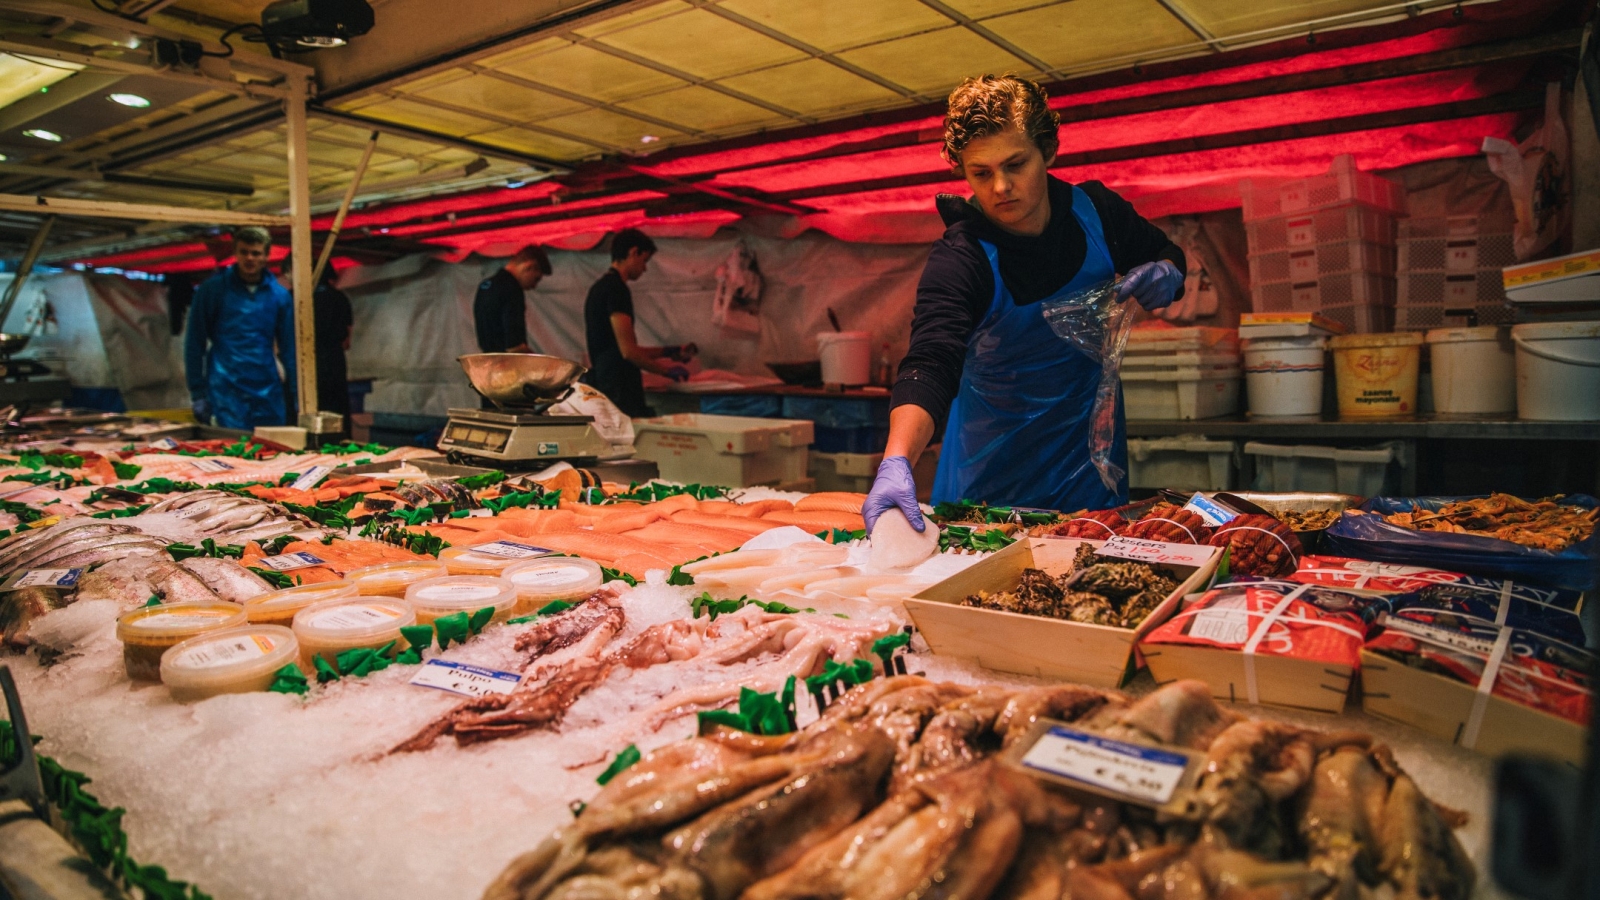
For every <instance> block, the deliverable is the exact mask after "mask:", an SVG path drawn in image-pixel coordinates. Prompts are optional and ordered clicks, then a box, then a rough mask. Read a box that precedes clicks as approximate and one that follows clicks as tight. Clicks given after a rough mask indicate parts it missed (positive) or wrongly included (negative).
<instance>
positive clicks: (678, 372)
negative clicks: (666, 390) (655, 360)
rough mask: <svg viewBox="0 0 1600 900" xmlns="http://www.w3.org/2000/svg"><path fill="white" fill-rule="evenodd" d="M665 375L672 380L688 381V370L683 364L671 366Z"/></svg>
mask: <svg viewBox="0 0 1600 900" xmlns="http://www.w3.org/2000/svg"><path fill="white" fill-rule="evenodd" d="M667 377H668V378H670V379H672V380H673V381H688V380H689V370H688V369H686V368H684V367H683V366H673V367H672V368H670V369H668V370H667Z"/></svg>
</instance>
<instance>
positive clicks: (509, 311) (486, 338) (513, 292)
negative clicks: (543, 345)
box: [472, 269, 528, 353]
mask: <svg viewBox="0 0 1600 900" xmlns="http://www.w3.org/2000/svg"><path fill="white" fill-rule="evenodd" d="M527 308H528V307H527V292H526V291H524V290H523V289H522V285H520V284H518V283H517V279H516V276H514V275H512V274H511V273H510V272H507V271H506V270H505V269H501V270H500V271H498V272H496V273H494V274H493V275H491V276H489V277H488V279H486V280H485V281H484V282H483V283H482V284H480V285H478V294H477V296H475V297H474V298H473V299H472V324H473V330H474V331H476V332H477V336H478V349H479V350H480V351H482V352H484V353H504V352H506V351H507V350H510V349H511V348H512V347H520V346H522V345H523V344H526V343H527V342H528V322H527V320H526V318H525V316H526V311H527Z"/></svg>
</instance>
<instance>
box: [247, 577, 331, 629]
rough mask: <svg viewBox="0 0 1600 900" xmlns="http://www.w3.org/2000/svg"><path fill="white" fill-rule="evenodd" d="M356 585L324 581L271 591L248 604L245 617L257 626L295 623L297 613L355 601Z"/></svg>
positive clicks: (253, 598)
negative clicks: (349, 599)
mask: <svg viewBox="0 0 1600 900" xmlns="http://www.w3.org/2000/svg"><path fill="white" fill-rule="evenodd" d="M355 595H356V585H355V584H354V583H353V582H350V581H323V582H318V583H316V584H301V585H296V586H294V587H292V588H284V589H283V590H281V591H272V592H271V593H266V594H262V595H261V596H259V597H251V598H250V599H249V600H246V601H245V604H244V611H245V615H246V616H248V617H249V619H250V622H251V623H252V624H256V625H283V626H285V627H288V625H289V623H291V622H293V621H294V617H295V613H298V612H299V611H300V610H302V609H305V608H306V607H308V606H310V605H311V604H313V603H321V602H322V601H324V600H338V599H340V598H343V597H354V596H355Z"/></svg>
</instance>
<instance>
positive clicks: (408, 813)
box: [0, 436, 1595, 900]
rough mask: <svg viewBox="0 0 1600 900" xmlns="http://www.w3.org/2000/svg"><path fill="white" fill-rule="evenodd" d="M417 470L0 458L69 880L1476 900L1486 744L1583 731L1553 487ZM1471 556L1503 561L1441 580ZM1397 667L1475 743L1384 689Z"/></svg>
mask: <svg viewBox="0 0 1600 900" xmlns="http://www.w3.org/2000/svg"><path fill="white" fill-rule="evenodd" d="M436 463H437V461H436V459H435V460H430V458H428V457H426V456H425V455H424V454H423V452H422V451H418V450H416V449H414V448H411V449H408V448H389V447H382V446H377V445H370V444H369V445H357V444H350V443H347V444H341V445H328V446H324V447H321V448H318V449H316V450H314V451H309V452H300V453H296V452H288V451H283V450H279V449H275V448H273V447H269V446H267V445H266V444H263V443H259V442H255V441H252V440H249V439H239V440H236V441H232V442H221V441H213V442H209V443H207V442H195V441H183V442H176V441H175V442H173V445H172V446H168V445H165V444H163V445H161V446H155V445H153V444H143V445H141V444H138V443H137V442H134V443H130V442H127V441H126V440H123V439H107V438H104V437H98V438H96V437H89V436H76V437H72V438H69V439H63V440H59V441H57V442H55V443H54V444H51V445H48V446H45V445H40V444H37V443H30V445H28V446H12V447H10V448H9V449H0V492H5V493H7V494H9V497H8V498H7V499H5V500H4V501H3V507H0V517H4V518H3V520H0V525H3V526H6V530H7V532H8V533H7V534H6V535H3V536H0V579H3V581H0V628H3V631H4V634H3V640H4V646H5V650H4V654H5V655H4V659H3V663H4V665H5V666H7V667H8V668H9V669H10V671H11V672H12V673H13V674H14V676H15V678H16V680H17V683H18V686H19V689H20V695H21V697H22V700H23V702H24V703H25V704H26V707H27V710H28V714H29V724H30V726H31V727H32V729H33V730H34V731H35V733H37V734H38V735H39V736H40V737H41V738H42V739H41V741H40V743H39V744H38V750H39V753H40V754H42V757H41V772H42V773H43V775H44V781H45V783H46V786H47V788H48V794H49V798H50V800H51V802H52V803H54V804H55V805H56V807H57V808H58V814H59V815H60V817H61V818H62V820H63V821H64V823H65V827H66V829H67V831H68V833H70V834H71V835H72V836H73V839H74V840H75V841H76V842H77V844H78V846H79V849H80V850H82V852H84V853H85V855H86V856H87V857H88V859H89V860H90V861H91V863H92V865H93V867H94V868H96V869H100V870H103V871H104V872H105V873H106V874H107V875H108V876H109V877H111V878H113V879H114V880H116V881H117V882H118V883H119V884H121V885H122V886H124V887H125V888H129V889H137V890H141V891H143V892H145V894H146V895H147V896H151V895H154V896H172V897H186V898H190V900H198V898H200V897H202V896H208V895H216V896H226V897H269V896H270V897H280V896H334V895H339V896H368V895H371V894H372V893H374V892H375V891H378V892H381V893H383V894H385V895H388V896H419V897H420V896H430V897H476V896H485V897H489V898H497V900H498V898H543V897H551V898H554V897H569V896H574V895H575V892H582V891H586V890H591V889H593V890H603V891H607V892H612V893H615V892H618V891H622V892H626V891H639V892H651V893H659V894H664V895H669V896H679V897H739V896H742V897H750V898H763V897H766V898H776V897H801V896H805V897H816V896H826V897H839V898H844V897H854V896H861V895H862V892H863V891H864V890H865V886H866V885H868V884H875V885H876V884H880V883H881V881H882V879H884V878H893V879H906V880H908V882H907V883H908V884H909V885H911V887H908V888H907V890H910V889H911V888H912V887H914V883H915V882H917V881H919V880H922V879H927V878H938V879H942V880H944V881H946V882H948V883H952V884H955V883H959V884H960V885H962V886H963V887H962V888H961V891H962V895H963V896H971V897H984V896H991V897H1010V896H1018V895H1021V894H1023V893H1027V892H1028V891H1030V890H1033V889H1038V890H1048V891H1049V892H1050V895H1051V896H1065V895H1070V896H1080V895H1083V896H1090V895H1105V896H1138V895H1139V894H1138V893H1137V892H1139V891H1141V890H1143V889H1142V888H1141V887H1140V885H1141V884H1155V883H1158V882H1159V883H1165V882H1173V883H1176V882H1180V881H1188V882H1192V883H1193V886H1194V888H1195V890H1196V891H1197V893H1196V894H1195V895H1196V896H1221V895H1222V894H1221V893H1219V892H1223V893H1225V890H1226V889H1227V888H1226V886H1227V885H1230V884H1239V883H1248V884H1251V885H1254V886H1255V887H1257V888H1261V889H1266V888H1269V887H1270V888H1271V889H1273V890H1291V889H1293V890H1295V891H1299V892H1300V893H1299V894H1297V895H1304V896H1319V895H1322V894H1325V893H1326V892H1327V891H1330V890H1349V891H1358V890H1369V889H1380V890H1393V891H1394V892H1395V894H1396V895H1397V896H1413V895H1415V896H1424V895H1426V896H1434V897H1440V898H1467V897H1469V896H1492V895H1493V887H1492V885H1490V884H1489V883H1488V879H1487V877H1486V875H1485V874H1484V873H1485V860H1486V858H1487V841H1488V833H1489V821H1488V809H1489V786H1488V785H1489V767H1490V765H1491V763H1492V758H1491V754H1492V753H1495V752H1499V751H1500V750H1503V749H1511V748H1518V749H1530V748H1531V749H1538V750H1541V751H1543V752H1546V753H1550V754H1554V755H1557V756H1561V757H1564V758H1567V759H1573V758H1574V757H1575V755H1576V754H1575V751H1574V748H1576V747H1581V741H1582V738H1583V735H1584V726H1585V725H1586V723H1587V721H1588V714H1589V706H1590V701H1589V685H1588V683H1587V680H1586V679H1587V675H1586V669H1585V666H1586V665H1587V664H1588V662H1590V660H1589V658H1588V655H1587V654H1588V651H1587V650H1585V649H1584V647H1585V646H1586V645H1587V643H1588V641H1587V639H1586V635H1585V634H1584V632H1583V630H1582V625H1581V623H1579V621H1578V617H1577V615H1576V614H1575V612H1574V610H1575V609H1576V608H1577V605H1578V603H1579V599H1580V596H1581V594H1582V593H1583V592H1586V591H1588V590H1591V589H1592V588H1593V585H1590V584H1583V583H1572V582H1571V581H1570V579H1569V578H1568V577H1567V576H1566V575H1563V574H1562V572H1563V571H1564V570H1562V569H1561V566H1560V565H1559V561H1560V560H1562V559H1564V558H1566V557H1567V556H1569V555H1570V556H1577V557H1580V558H1592V555H1593V553H1594V546H1595V539H1594V537H1593V525H1594V518H1595V512H1594V503H1593V501H1592V500H1590V499H1588V498H1586V497H1572V498H1561V499H1558V500H1555V501H1539V502H1530V501H1525V500H1521V499H1518V498H1513V497H1496V498H1485V499H1481V500H1480V499H1471V498H1454V499H1452V498H1441V499H1423V500H1419V501H1417V502H1414V503H1413V502H1411V501H1406V500H1400V499H1393V498H1372V499H1366V500H1364V502H1360V503H1356V502H1354V501H1352V502H1350V503H1346V504H1345V505H1344V506H1342V507H1337V508H1322V507H1310V506H1308V507H1307V508H1305V509H1300V508H1299V507H1297V506H1296V505H1295V504H1296V502H1298V501H1296V500H1295V499H1293V498H1289V497H1283V498H1273V497H1270V496H1262V495H1250V496H1249V498H1243V497H1237V496H1233V495H1229V494H1227V493H1226V492H1222V493H1216V494H1209V495H1207V494H1197V495H1195V496H1192V497H1187V498H1186V497H1185V496H1178V497H1175V498H1173V500H1174V501H1182V502H1166V501H1160V502H1154V501H1152V502H1144V503H1141V504H1135V505H1132V506H1128V507H1123V508H1119V509H1114V510H1094V511H1072V512H1067V513H1057V512H1051V511H1045V510H1020V509H1010V508H1005V507H996V506H991V505H988V504H985V503H983V502H981V501H979V500H973V501H963V502H961V503H954V504H941V505H939V506H937V507H929V508H927V509H926V514H927V518H928V527H929V528H933V529H936V531H934V532H932V533H923V534H917V533H916V532H915V531H914V530H913V529H912V528H911V526H910V525H909V524H908V523H906V522H905V521H904V520H901V521H900V522H898V523H897V524H895V525H893V526H885V525H883V524H881V523H880V527H879V534H877V535H875V536H874V537H868V536H867V535H866V534H865V532H864V530H863V521H862V516H861V510H862V504H863V502H864V500H865V497H864V495H862V494H859V493H849V492H816V493H797V492H785V491H777V490H773V489H771V488H760V487H757V488H736V489H728V488H724V487H720V486H714V485H706V484H692V483H691V484H683V483H672V482H663V481H652V482H648V483H644V484H632V483H630V484H621V483H615V482H602V483H598V484H596V483H593V481H592V480H590V479H588V478H586V477H585V476H584V475H583V474H582V473H580V472H579V470H576V469H572V468H570V467H567V468H563V469H560V470H558V471H553V472H546V473H541V474H540V475H526V474H523V475H516V474H509V473H505V472H500V471H492V470H491V471H478V470H469V471H465V472H460V471H450V470H448V469H445V468H439V467H438V466H437V464H436ZM1358 499H1360V498H1358ZM1325 519H1331V521H1324V520H1325ZM1373 527H1381V528H1384V529H1396V530H1398V531H1400V532H1401V537H1402V538H1403V539H1395V538H1392V537H1391V538H1390V539H1389V540H1387V542H1386V544H1385V546H1387V547H1389V548H1390V551H1391V552H1392V550H1393V548H1394V547H1396V546H1401V545H1403V546H1405V547H1408V548H1409V549H1408V550H1407V552H1408V553H1410V554H1411V555H1410V556H1408V557H1407V558H1406V559H1404V560H1394V559H1388V558H1387V557H1384V556H1383V555H1382V554H1373V553H1369V552H1366V551H1365V550H1364V549H1363V547H1364V545H1363V544H1361V541H1362V540H1364V535H1365V534H1366V531H1365V529H1370V528H1373ZM896 529H899V530H896ZM1323 533H1325V535H1324V534H1323ZM1317 540H1320V541H1321V546H1320V551H1319V552H1318V553H1311V552H1308V550H1307V547H1308V546H1310V545H1312V544H1313V542H1314V541H1317ZM1475 541H1476V542H1482V546H1481V547H1479V549H1480V550H1483V551H1485V552H1484V553H1482V554H1480V556H1485V557H1487V556H1492V555H1493V553H1491V552H1488V551H1494V552H1499V553H1500V554H1501V555H1502V556H1506V557H1508V558H1509V557H1516V558H1517V559H1518V560H1519V561H1520V562H1519V563H1518V566H1517V568H1515V570H1508V569H1504V568H1501V569H1497V570H1495V571H1493V572H1490V571H1486V570H1481V569H1480V570H1478V571H1479V574H1469V573H1467V572H1464V571H1462V570H1461V569H1462V568H1466V567H1455V568H1452V567H1450V566H1447V565H1445V564H1444V563H1445V561H1446V560H1447V559H1449V560H1454V557H1450V556H1449V555H1448V553H1447V552H1445V551H1446V550H1448V548H1449V547H1451V546H1455V545H1457V544H1460V543H1461V542H1466V544H1471V543H1472V542H1475ZM1508 548H1512V549H1508ZM1374 558H1378V559H1386V560H1387V561H1384V562H1375V561H1373V559H1374ZM441 570H443V571H442V573H441ZM210 610H217V611H219V612H225V613H229V614H230V616H231V617H230V616H221V615H218V616H215V617H213V618H215V619H216V621H215V622H213V621H211V618H207V616H208V615H209V612H208V611H210ZM202 613H205V614H202ZM202 620H204V621H202ZM235 620H237V621H235ZM141 629H142V630H141ZM135 632H137V633H138V635H144V634H146V633H147V632H148V634H149V635H154V636H159V637H160V639H161V640H162V641H165V642H166V643H170V644H171V646H170V647H168V646H166V645H165V644H162V646H161V647H160V648H159V652H158V651H157V650H156V649H150V650H149V651H148V652H147V651H146V650H145V649H140V652H139V653H137V654H134V655H132V656H129V655H128V651H127V648H128V647H132V646H135V645H137V646H138V647H139V648H145V647H146V646H147V645H148V647H149V648H156V646H157V644H156V640H155V637H151V638H150V639H149V640H145V639H144V638H143V637H138V635H136V634H135ZM158 633H159V634H158ZM136 638H137V639H136ZM169 638H170V640H169ZM128 641H133V643H128ZM1085 648H1089V649H1088V650H1085ZM1497 648H1498V649H1497ZM1090 650H1092V651H1093V654H1095V655H1094V658H1093V660H1092V661H1093V663H1094V665H1093V666H1092V667H1089V668H1086V667H1085V660H1086V657H1085V656H1084V653H1085V652H1089V651H1090ZM1180 657H1181V659H1180ZM130 660H133V661H136V662H137V663H138V665H137V666H131V663H130V662H129V661H130ZM275 663H281V665H279V666H278V667H277V668H276V669H273V668H272V664H275ZM1176 663H1181V665H1178V666H1177V668H1176V669H1174V668H1172V665H1173V664H1176ZM130 666H131V667H130ZM1091 668H1092V671H1091ZM135 669H137V671H134V670H135ZM1369 671H1372V672H1378V673H1381V674H1382V677H1384V678H1388V679H1391V680H1390V681H1386V682H1383V683H1384V684H1385V685H1387V687H1385V689H1384V690H1383V691H1382V692H1381V693H1382V695H1383V696H1379V693H1378V692H1370V691H1369V692H1365V693H1364V692H1363V691H1362V684H1363V680H1364V679H1365V678H1366V676H1367V673H1368V672H1369ZM1330 672H1332V673H1334V674H1335V675H1337V676H1338V677H1332V676H1330V674H1329V673H1330ZM1399 675H1403V676H1406V677H1409V678H1411V679H1412V682H1409V683H1408V684H1416V683H1418V682H1416V679H1431V681H1430V682H1429V684H1430V685H1431V687H1430V688H1429V690H1430V691H1432V693H1428V694H1422V693H1418V694H1416V696H1418V697H1421V696H1439V694H1438V692H1439V691H1440V690H1448V691H1454V692H1455V694H1456V695H1459V697H1460V698H1462V701H1463V703H1464V705H1458V706H1449V707H1446V706H1445V705H1444V704H1441V709H1440V711H1441V712H1443V711H1446V710H1447V709H1448V710H1449V711H1452V712H1453V713H1459V715H1461V716H1464V717H1466V719H1468V720H1469V721H1468V722H1467V727H1466V728H1465V729H1464V730H1461V729H1458V730H1457V731H1455V732H1449V731H1448V730H1446V729H1445V726H1444V725H1443V724H1439V723H1435V722H1433V721H1423V720H1422V719H1420V718H1417V717H1414V716H1412V715H1411V714H1410V713H1408V712H1405V711H1404V710H1399V711H1397V710H1396V709H1395V708H1394V707H1392V706H1385V705H1384V704H1383V703H1382V702H1375V701H1381V700H1384V699H1388V700H1390V701H1393V700H1397V699H1398V700H1404V699H1406V696H1408V695H1407V693H1406V692H1407V691H1410V690H1412V689H1413V688H1411V687H1404V686H1402V687H1400V688H1396V687H1394V686H1393V685H1394V684H1395V682H1394V681H1393V680H1392V679H1393V678H1394V677H1396V676H1399ZM133 676H137V679H135V678H134V677H133ZM1441 686H1442V687H1441ZM1475 698H1483V699H1481V700H1479V699H1475ZM1452 702H1453V701H1452ZM1441 721H1442V720H1441ZM1529 723H1535V724H1536V725H1537V726H1538V727H1530V726H1529ZM1519 731H1521V732H1523V734H1522V735H1521V740H1520V742H1519V741H1518V740H1516V739H1515V738H1517V737H1518V732H1519ZM5 732H6V734H5V735H4V736H5V737H7V738H8V739H9V736H10V734H11V731H10V729H9V726H8V727H7V728H6V729H5ZM1508 735H1510V737H1511V738H1512V739H1508V737H1507V736H1508ZM5 743H6V741H0V744H5ZM7 758H10V754H9V753H8V755H7ZM1107 766H1110V768H1109V769H1108V768H1107ZM1130 767H1131V768H1130ZM1134 769H1139V770H1140V771H1143V772H1146V774H1150V775H1151V777H1150V778H1140V779H1135V780H1133V781H1129V780H1128V779H1126V778H1107V777H1102V775H1103V774H1104V772H1106V771H1113V770H1114V771H1117V772H1124V774H1129V773H1132V772H1133V771H1134ZM1097 772H1099V773H1101V774H1096V773H1097ZM1152 773H1153V774H1152ZM1351 784H1353V785H1359V787H1360V792H1359V793H1360V796H1356V795H1355V794H1352V793H1351V792H1350V791H1349V790H1346V789H1342V788H1341V789H1336V788H1338V786H1339V785H1351ZM1327 822H1348V823H1350V824H1349V825H1348V828H1347V829H1346V830H1339V828H1334V829H1333V830H1328V829H1327V828H1326V827H1325V826H1324V825H1323V824H1319V823H1327ZM752 829H753V830H752ZM952 829H954V830H952ZM756 833H760V834H763V835H765V836H766V837H765V838H764V839H762V840H761V841H756V842H752V841H751V840H750V839H749V836H750V835H752V834H756ZM1362 835H1366V836H1370V837H1368V838H1360V839H1359V840H1358V842H1357V843H1355V844H1352V843H1351V841H1352V840H1354V839H1357V838H1359V836H1362ZM1352 836H1357V838H1352ZM1361 840H1365V841H1367V842H1366V843H1361V842H1360V841H1361ZM915 847H920V848H923V849H922V850H918V851H917V852H914V853H909V855H908V852H907V848H915ZM1352 847H1354V848H1356V849H1351V848H1352ZM851 848H856V850H852V849H851ZM885 854H888V855H892V856H893V858H895V859H897V860H899V862H897V863H896V864H895V865H893V866H883V865H878V864H876V863H873V862H872V860H874V859H879V858H882V859H888V858H890V857H889V856H886V855H885ZM1352 854H1357V855H1359V854H1365V856H1361V857H1360V858H1361V859H1363V860H1365V862H1361V863H1359V864H1358V863H1357V857H1356V856H1353V855H1352ZM135 860H137V862H136V861H135ZM896 883H898V882H896ZM1041 885H1042V886H1045V887H1041ZM1383 885H1388V886H1389V887H1383ZM1341 886H1342V887H1341ZM1095 891H1099V892H1100V894H1094V893H1093V892H1095ZM1106 892H1111V893H1106ZM1117 892H1120V893H1117Z"/></svg>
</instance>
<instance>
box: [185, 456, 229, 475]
mask: <svg viewBox="0 0 1600 900" xmlns="http://www.w3.org/2000/svg"><path fill="white" fill-rule="evenodd" d="M189 465H191V466H194V467H195V468H196V469H198V470H200V471H201V472H206V473H208V474H209V473H215V472H232V471H233V466H230V465H228V464H227V463H225V462H223V461H222V460H220V459H196V460H191V461H190V462H189Z"/></svg>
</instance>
